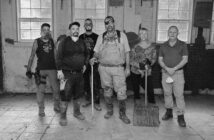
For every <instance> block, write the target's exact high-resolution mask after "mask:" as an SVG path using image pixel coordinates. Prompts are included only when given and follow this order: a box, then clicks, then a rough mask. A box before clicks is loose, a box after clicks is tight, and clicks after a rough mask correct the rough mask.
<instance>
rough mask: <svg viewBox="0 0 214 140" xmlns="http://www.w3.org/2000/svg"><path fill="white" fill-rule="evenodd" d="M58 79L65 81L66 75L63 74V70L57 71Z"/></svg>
mask: <svg viewBox="0 0 214 140" xmlns="http://www.w3.org/2000/svg"><path fill="white" fill-rule="evenodd" d="M57 78H58V79H59V80H62V79H64V74H63V72H62V70H59V71H57Z"/></svg>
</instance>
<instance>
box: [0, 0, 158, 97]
mask: <svg viewBox="0 0 214 140" xmlns="http://www.w3.org/2000/svg"><path fill="white" fill-rule="evenodd" d="M61 2H62V1H61V0H53V15H54V16H53V19H54V21H53V29H54V30H53V36H54V39H56V38H57V36H59V35H61V34H65V33H66V32H67V30H68V25H69V24H70V23H71V21H72V19H73V18H72V13H73V12H72V9H73V8H72V2H73V1H72V0H63V5H61V4H62V3H61ZM130 2H131V3H130ZM0 5H1V9H0V11H1V13H0V14H1V16H0V17H1V21H2V45H3V47H2V52H3V75H4V79H3V80H4V82H3V84H4V85H3V86H4V91H6V92H18V93H31V92H35V91H36V86H35V83H34V80H29V79H27V78H26V76H25V72H26V69H25V68H24V65H26V64H27V61H28V59H29V57H30V52H31V48H32V42H28V43H26V42H15V44H14V45H11V44H8V43H6V42H5V41H4V40H5V38H11V39H14V40H15V41H17V39H18V38H17V25H16V24H17V22H16V20H17V19H16V18H17V15H16V14H17V11H16V10H17V8H16V7H17V5H16V0H1V4H0ZM147 5H150V2H149V1H144V6H142V7H141V8H140V14H138V15H136V14H135V0H130V1H129V0H125V4H124V9H123V7H109V8H108V13H109V14H108V15H112V16H114V17H115V20H116V21H117V22H118V25H117V27H118V28H119V29H121V30H123V29H125V30H126V31H134V32H137V31H138V26H139V24H140V23H143V25H145V27H147V28H148V29H149V30H150V35H151V36H152V40H153V41H154V40H155V32H156V29H155V27H156V5H157V0H154V5H153V7H150V6H149V7H148V6H147ZM147 7H148V8H147ZM121 8H122V9H121ZM118 12H119V13H118ZM121 16H122V17H121ZM121 19H122V20H121ZM121 25H122V26H121ZM120 27H122V28H120ZM47 91H50V88H49V87H48V88H47Z"/></svg>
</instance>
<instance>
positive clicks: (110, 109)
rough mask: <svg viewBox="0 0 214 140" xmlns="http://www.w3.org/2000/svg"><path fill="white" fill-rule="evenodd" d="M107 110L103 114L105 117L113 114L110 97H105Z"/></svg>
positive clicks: (107, 117)
mask: <svg viewBox="0 0 214 140" xmlns="http://www.w3.org/2000/svg"><path fill="white" fill-rule="evenodd" d="M105 101H106V109H107V112H106V114H105V115H104V118H105V119H109V118H110V117H111V116H112V115H113V113H114V112H113V103H112V98H111V97H105Z"/></svg>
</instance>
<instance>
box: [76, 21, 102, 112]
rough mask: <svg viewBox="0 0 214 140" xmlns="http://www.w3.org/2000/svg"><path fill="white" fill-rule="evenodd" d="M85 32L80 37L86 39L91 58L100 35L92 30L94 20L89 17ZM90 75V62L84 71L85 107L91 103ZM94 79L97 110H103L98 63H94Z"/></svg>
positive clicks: (95, 106)
mask: <svg viewBox="0 0 214 140" xmlns="http://www.w3.org/2000/svg"><path fill="white" fill-rule="evenodd" d="M84 27H85V33H83V34H81V35H80V38H81V39H83V40H84V41H85V44H86V46H87V48H88V51H89V55H90V56H89V59H91V58H92V57H93V54H94V46H95V44H96V41H97V38H98V35H97V34H96V33H94V32H93V31H92V29H93V22H92V19H90V18H87V19H85V24H84ZM90 76H91V66H90V64H88V65H87V66H86V71H85V73H84V82H85V84H84V89H85V93H86V103H85V104H84V105H83V107H88V106H89V105H90V104H91V85H90ZM93 79H94V85H93V86H94V88H93V90H94V103H95V104H94V108H95V109H96V110H97V111H101V110H102V109H101V107H100V93H99V92H100V87H101V85H100V75H99V72H98V63H96V64H95V65H94V73H93Z"/></svg>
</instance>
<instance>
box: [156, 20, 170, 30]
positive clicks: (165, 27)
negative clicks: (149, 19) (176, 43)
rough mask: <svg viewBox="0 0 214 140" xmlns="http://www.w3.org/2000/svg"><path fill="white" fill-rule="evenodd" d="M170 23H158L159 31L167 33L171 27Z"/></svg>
mask: <svg viewBox="0 0 214 140" xmlns="http://www.w3.org/2000/svg"><path fill="white" fill-rule="evenodd" d="M170 25H171V24H170V23H168V22H163V23H161V22H160V23H158V31H167V30H168V29H169V27H170Z"/></svg>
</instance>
